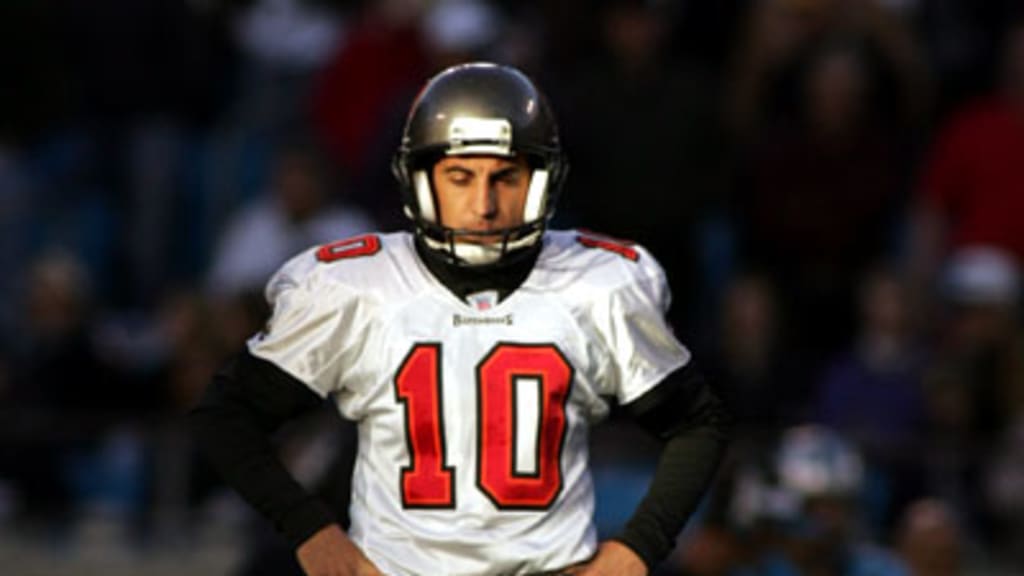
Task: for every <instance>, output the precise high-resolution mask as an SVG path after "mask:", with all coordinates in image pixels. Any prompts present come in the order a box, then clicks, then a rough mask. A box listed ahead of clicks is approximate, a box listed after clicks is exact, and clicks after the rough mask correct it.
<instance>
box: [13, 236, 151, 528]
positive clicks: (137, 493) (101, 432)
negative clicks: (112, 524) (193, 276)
mask: <svg viewBox="0 0 1024 576" xmlns="http://www.w3.org/2000/svg"><path fill="white" fill-rule="evenodd" d="M22 309H23V311H24V313H25V318H24V321H25V325H24V331H23V335H24V336H23V339H22V340H20V341H19V343H18V344H19V345H20V347H19V348H18V349H16V352H17V354H16V356H15V358H14V360H13V362H14V363H15V367H14V381H13V383H12V389H11V391H10V398H11V399H12V400H13V403H11V404H9V405H8V406H9V408H7V409H6V410H5V415H4V417H3V418H2V419H0V420H2V421H3V423H4V424H3V426H2V427H0V430H2V437H0V446H2V451H3V453H4V454H3V457H0V476H3V477H6V478H10V479H11V481H12V484H13V487H14V490H15V491H16V494H17V497H18V498H19V500H20V505H21V509H20V510H19V513H20V514H22V515H23V520H24V522H25V523H26V526H28V527H32V526H34V525H38V526H39V527H44V528H59V527H67V524H66V521H67V520H69V519H72V518H74V517H75V515H76V514H77V513H79V512H81V511H83V507H85V506H87V505H88V506H91V505H99V506H103V507H109V508H110V509H112V510H114V511H117V512H124V513H128V514H131V513H134V512H138V509H137V508H136V506H138V505H140V504H141V503H142V502H141V497H142V491H141V490H142V489H141V486H142V485H141V482H142V476H141V467H139V466H137V465H136V464H133V462H135V463H137V462H138V455H139V451H138V450H139V445H138V441H137V437H136V436H134V435H127V436H126V435H124V433H123V432H124V430H125V428H124V426H126V425H128V424H129V423H130V422H133V421H135V419H137V418H139V417H142V416H143V415H144V414H145V413H146V411H147V410H148V409H150V407H151V406H152V404H153V399H152V398H151V397H150V396H149V391H147V390H142V389H136V388H133V387H129V386H126V385H125V383H124V382H123V381H121V380H120V379H119V378H118V377H117V375H116V374H115V373H114V372H113V371H112V370H111V368H110V367H109V366H108V365H106V363H105V362H104V361H103V359H102V358H101V357H100V355H99V354H98V352H97V349H96V347H95V344H94V342H93V339H92V334H91V332H90V329H91V319H92V317H93V316H92V315H93V310H92V297H91V294H90V286H89V280H88V279H87V277H86V275H85V272H84V270H83V268H82V266H81V264H80V263H79V262H78V261H76V260H74V259H73V258H71V257H70V256H67V255H64V254H52V255H47V256H44V257H42V258H40V259H39V260H37V261H36V262H35V263H34V265H33V267H32V269H31V271H30V277H29V283H28V292H27V294H26V297H25V303H24V306H23V308H22Z"/></svg>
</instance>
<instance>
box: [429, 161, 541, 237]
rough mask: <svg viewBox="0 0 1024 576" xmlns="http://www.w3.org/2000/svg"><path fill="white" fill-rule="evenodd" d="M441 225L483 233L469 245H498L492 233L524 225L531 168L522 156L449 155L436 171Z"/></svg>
mask: <svg viewBox="0 0 1024 576" xmlns="http://www.w3.org/2000/svg"><path fill="white" fill-rule="evenodd" d="M433 179H434V190H435V192H436V193H437V205H438V209H439V212H440V219H441V224H442V225H443V226H446V227H448V228H454V229H461V230H471V231H474V232H480V233H481V235H480V236H471V237H469V238H467V239H465V240H466V241H469V242H481V243H484V242H496V241H498V240H500V238H499V237H498V236H488V235H487V234H486V233H487V232H489V231H492V230H501V229H503V228H512V227H515V226H519V225H521V224H522V223H523V207H524V206H525V205H526V192H527V190H528V189H529V186H530V167H529V165H528V164H527V162H526V159H525V158H523V157H522V156H519V157H516V158H501V157H498V156H449V157H445V158H443V159H441V160H440V161H438V163H437V164H435V165H434V169H433Z"/></svg>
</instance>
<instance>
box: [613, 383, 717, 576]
mask: <svg viewBox="0 0 1024 576" xmlns="http://www.w3.org/2000/svg"><path fill="white" fill-rule="evenodd" d="M625 408H626V409H627V410H628V411H629V413H630V414H631V415H632V416H633V418H634V419H635V420H636V421H637V423H638V424H640V425H641V426H642V427H644V428H645V429H647V430H648V431H649V432H651V433H653V434H655V435H656V436H658V437H659V438H661V439H662V440H664V441H665V445H664V447H663V448H662V452H661V456H660V458H659V460H658V465H657V468H656V470H655V473H654V477H653V478H652V479H651V484H650V487H649V488H648V489H647V494H646V495H645V496H644V498H643V500H642V501H641V502H640V505H639V506H638V507H637V509H636V511H635V512H634V513H633V516H632V517H631V518H630V519H629V521H628V522H627V523H626V526H625V528H624V529H623V531H622V533H621V534H619V535H618V536H616V537H615V539H616V540H618V541H620V542H622V543H623V544H625V545H627V546H629V547H630V548H631V549H632V550H633V551H635V552H636V553H637V554H638V555H639V556H640V557H641V558H642V559H643V561H644V564H646V565H647V568H648V571H651V572H653V570H654V568H655V566H657V564H658V563H659V562H661V561H662V560H663V559H664V558H665V556H667V555H668V553H669V552H671V551H672V548H673V546H674V545H675V538H676V535H678V534H679V532H680V530H682V529H683V526H684V525H685V524H686V521H687V519H688V518H689V517H690V515H691V514H693V511H694V510H695V509H696V508H697V505H698V504H699V503H700V500H701V497H702V496H703V494H704V492H705V490H706V489H707V487H708V484H709V483H710V482H711V477H712V475H713V474H714V472H715V469H716V468H717V467H718V463H719V461H720V460H721V459H722V455H723V454H724V452H725V448H726V445H727V443H728V438H729V433H730V427H731V424H730V417H729V414H728V411H727V409H726V408H725V405H724V404H723V403H722V401H721V400H720V399H719V398H718V397H717V396H716V395H715V394H714V392H713V391H712V390H711V388H710V387H709V386H708V385H707V383H706V382H705V381H704V378H703V376H702V375H701V373H700V372H699V371H698V370H697V369H696V368H695V367H693V365H692V363H690V364H688V365H687V366H685V367H683V368H682V369H680V370H678V371H676V372H674V373H672V374H671V375H669V377H668V378H666V379H665V380H664V381H662V382H661V383H660V384H659V385H658V386H657V387H655V388H654V389H652V390H650V391H649V392H648V393H647V394H645V395H643V396H641V397H640V398H638V399H637V400H635V401H634V402H631V403H630V404H628V405H626V406H625Z"/></svg>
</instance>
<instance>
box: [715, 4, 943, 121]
mask: <svg viewBox="0 0 1024 576" xmlns="http://www.w3.org/2000/svg"><path fill="white" fill-rule="evenodd" d="M894 4H898V2H891V1H890V2H881V1H876V0H863V1H857V2H845V1H842V0H757V1H756V2H752V3H749V9H748V11H747V14H746V18H745V20H744V21H743V22H741V26H742V30H741V35H740V38H739V42H738V45H737V47H736V53H735V57H734V58H735V64H734V66H733V68H734V70H733V75H734V80H733V82H732V83H731V90H730V97H729V100H730V104H729V106H728V114H727V121H728V122H727V123H728V125H729V126H731V127H732V129H733V130H734V131H735V133H736V134H737V135H738V136H739V137H740V138H741V140H743V139H745V138H746V137H747V136H749V135H751V134H755V135H756V134H757V133H758V132H759V131H760V130H762V129H764V128H765V127H766V126H767V127H770V126H771V124H772V123H773V122H775V121H776V120H777V119H778V118H779V117H780V116H785V115H786V114H789V113H791V112H792V110H791V108H792V107H793V105H794V103H795V102H796V101H798V98H799V91H800V86H799V78H798V77H794V74H793V72H794V71H798V70H799V67H800V63H801V61H802V60H804V59H805V58H806V57H807V55H808V54H810V53H812V52H813V51H814V47H815V46H819V45H821V44H823V43H824V42H826V41H827V40H828V39H829V38H837V37H840V38H842V37H845V38H856V39H857V40H858V41H859V42H860V43H862V44H864V45H865V46H869V47H870V49H871V50H872V51H873V52H874V53H875V57H876V58H877V59H878V61H879V63H880V64H881V65H882V68H883V69H884V70H886V71H887V76H886V80H887V81H886V86H885V88H887V89H888V90H890V91H891V92H892V93H891V94H889V96H890V97H891V98H892V101H890V102H889V104H890V105H891V106H892V109H890V110H886V111H885V112H890V113H891V112H897V114H896V116H897V117H900V118H902V119H904V120H907V119H912V120H923V119H924V118H925V117H926V113H927V112H928V108H929V107H928V100H929V98H928V96H927V94H928V81H927V77H926V72H925V68H924V61H923V58H922V57H921V53H920V50H919V48H918V46H917V42H916V39H915V37H914V36H913V34H912V33H911V30H910V29H909V27H908V26H907V25H906V24H905V23H904V21H903V19H902V17H901V14H900V13H899V11H900V10H901V8H900V7H899V6H896V5H894Z"/></svg>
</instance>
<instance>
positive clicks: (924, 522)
mask: <svg viewBox="0 0 1024 576" xmlns="http://www.w3.org/2000/svg"><path fill="white" fill-rule="evenodd" d="M962 538H963V535H962V534H961V531H960V526H959V525H958V523H957V520H956V516H955V515H954V513H953V510H951V509H950V508H949V507H948V506H946V504H945V503H944V502H942V501H941V500H933V499H923V500H918V501H916V502H914V503H913V504H911V505H910V506H908V507H907V509H906V511H905V512H904V513H903V516H902V518H901V521H900V523H899V527H898V532H897V535H896V546H897V550H898V551H899V554H900V556H901V557H902V558H903V560H904V561H905V562H906V563H907V567H908V568H909V569H910V575H911V576H958V575H959V574H963V568H964V563H963V561H962V557H963V543H962V542H961V540H962Z"/></svg>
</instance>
